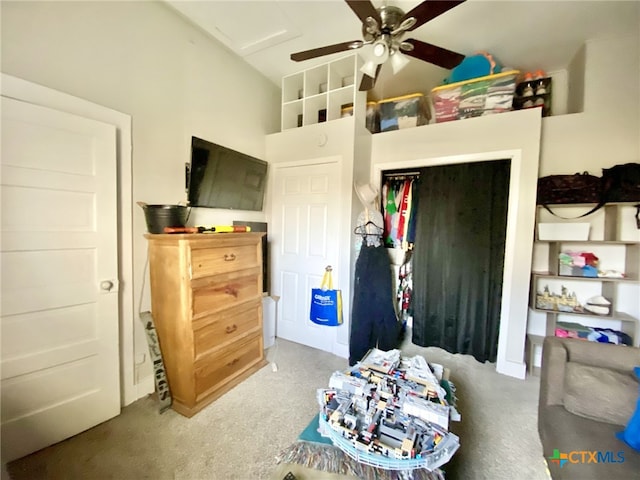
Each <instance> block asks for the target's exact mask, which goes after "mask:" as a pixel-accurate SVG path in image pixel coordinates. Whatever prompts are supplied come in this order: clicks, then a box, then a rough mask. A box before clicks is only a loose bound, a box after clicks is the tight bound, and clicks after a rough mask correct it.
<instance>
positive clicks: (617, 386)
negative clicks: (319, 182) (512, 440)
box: [538, 337, 640, 480]
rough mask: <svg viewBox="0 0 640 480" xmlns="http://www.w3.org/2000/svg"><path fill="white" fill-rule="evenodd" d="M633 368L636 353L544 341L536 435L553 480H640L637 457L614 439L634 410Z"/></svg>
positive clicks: (639, 351) (639, 361) (635, 385)
mask: <svg viewBox="0 0 640 480" xmlns="http://www.w3.org/2000/svg"><path fill="white" fill-rule="evenodd" d="M637 365H640V349H638V348H634V347H625V346H617V345H609V344H603V343H596V342H588V341H584V340H575V339H569V338H557V337H547V338H545V340H544V344H543V351H542V372H541V377H540V401H539V405H538V432H539V434H540V440H541V441H542V448H543V453H544V456H545V459H546V460H547V464H548V465H549V471H550V473H551V476H552V477H553V478H554V479H579V480H587V479H606V480H614V479H631V478H634V479H639V478H640V453H639V452H637V451H635V450H633V449H632V448H631V447H629V446H628V445H626V444H625V443H624V442H622V441H621V440H618V439H617V438H616V437H615V433H616V432H620V431H622V430H623V429H624V426H626V425H627V423H628V420H629V418H630V417H631V416H632V415H633V412H634V411H635V407H636V402H637V400H638V389H639V383H638V381H637V379H636V377H635V376H634V374H633V367H634V366H637ZM581 452H585V453H581ZM593 452H596V453H593ZM563 454H564V455H566V457H565V456H564V455H563ZM552 458H558V460H559V461H552ZM561 460H567V461H566V462H563V466H562V467H561V466H560V465H559V463H560V461H561Z"/></svg>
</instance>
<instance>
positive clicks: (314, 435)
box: [298, 413, 333, 445]
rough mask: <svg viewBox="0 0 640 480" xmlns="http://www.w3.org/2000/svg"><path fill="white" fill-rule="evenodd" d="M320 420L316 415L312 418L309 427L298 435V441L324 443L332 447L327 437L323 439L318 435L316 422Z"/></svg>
mask: <svg viewBox="0 0 640 480" xmlns="http://www.w3.org/2000/svg"><path fill="white" fill-rule="evenodd" d="M319 419H320V414H319V413H316V416H315V417H313V419H312V420H311V422H309V425H307V426H306V428H305V429H304V430H303V431H302V433H301V434H300V435H298V440H305V441H307V442H315V443H326V444H328V445H333V443H332V442H331V439H329V438H327V437H323V436H322V435H320V433H318V426H319V425H318V421H319Z"/></svg>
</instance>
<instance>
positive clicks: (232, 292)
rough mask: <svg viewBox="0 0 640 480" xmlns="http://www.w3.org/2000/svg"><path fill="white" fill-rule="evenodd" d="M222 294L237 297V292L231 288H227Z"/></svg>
mask: <svg viewBox="0 0 640 480" xmlns="http://www.w3.org/2000/svg"><path fill="white" fill-rule="evenodd" d="M224 293H226V294H227V295H231V296H232V297H237V296H238V290H236V289H235V288H233V287H227V288H225V289H224Z"/></svg>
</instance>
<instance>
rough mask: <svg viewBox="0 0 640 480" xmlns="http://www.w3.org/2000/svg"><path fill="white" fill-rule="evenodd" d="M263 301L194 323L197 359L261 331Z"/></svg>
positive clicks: (250, 303)
mask: <svg viewBox="0 0 640 480" xmlns="http://www.w3.org/2000/svg"><path fill="white" fill-rule="evenodd" d="M261 312H262V303H261V300H256V301H254V302H249V303H246V304H243V305H240V306H237V307H233V308H231V309H229V310H225V311H224V312H222V313H219V314H214V315H210V316H206V317H203V318H201V319H199V320H197V321H195V322H194V323H193V341H194V355H195V359H196V360H198V359H200V358H201V357H202V356H203V355H206V354H207V353H208V352H210V351H212V350H215V349H217V348H221V347H223V346H226V345H227V344H228V343H230V342H233V341H234V340H236V339H238V338H240V337H242V336H244V335H246V334H247V333H249V332H251V331H255V330H258V331H259V330H260V317H261Z"/></svg>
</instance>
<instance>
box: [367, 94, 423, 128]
mask: <svg viewBox="0 0 640 480" xmlns="http://www.w3.org/2000/svg"><path fill="white" fill-rule="evenodd" d="M378 111H379V113H380V131H381V132H388V131H390V130H399V129H402V128H410V127H417V126H420V125H426V124H427V123H429V109H428V108H427V103H426V100H425V98H424V95H423V94H422V93H413V94H410V95H404V96H402V97H394V98H387V99H384V100H380V101H379V102H378Z"/></svg>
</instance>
